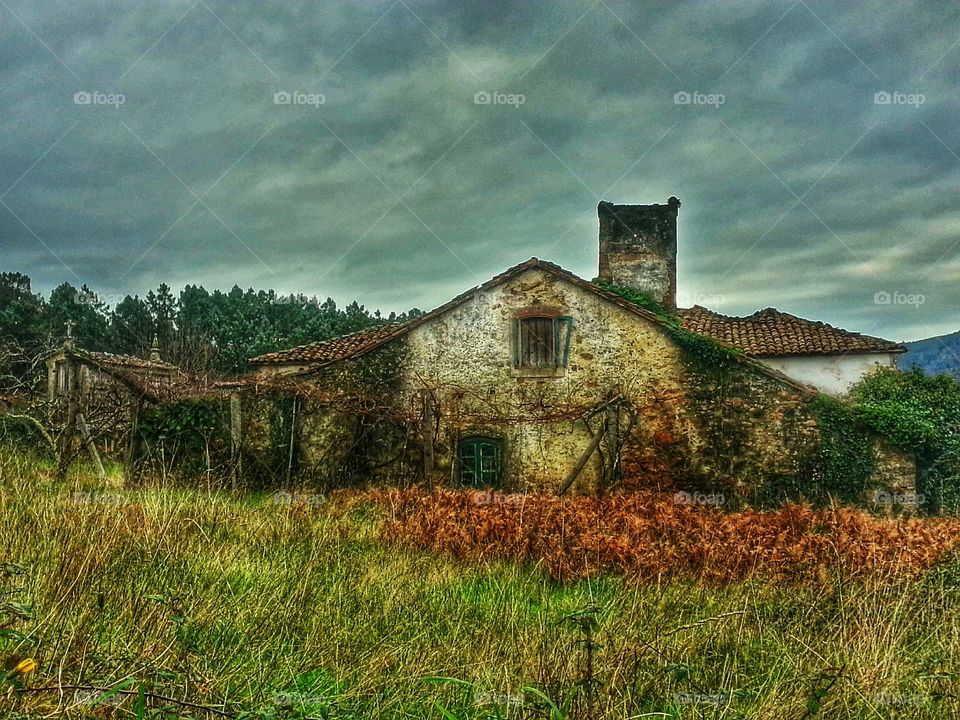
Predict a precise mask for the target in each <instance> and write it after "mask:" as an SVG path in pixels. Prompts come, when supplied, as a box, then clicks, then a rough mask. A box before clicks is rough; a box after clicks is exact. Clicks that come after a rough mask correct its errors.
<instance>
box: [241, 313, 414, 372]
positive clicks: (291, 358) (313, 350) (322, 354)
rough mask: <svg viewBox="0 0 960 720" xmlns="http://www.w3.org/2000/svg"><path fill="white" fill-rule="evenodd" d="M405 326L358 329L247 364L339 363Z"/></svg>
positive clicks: (393, 325) (267, 355)
mask: <svg viewBox="0 0 960 720" xmlns="http://www.w3.org/2000/svg"><path fill="white" fill-rule="evenodd" d="M406 324H407V323H390V324H388V325H376V326H374V327H370V328H366V329H364V330H359V331H357V332H355V333H350V334H349V335H341V336H340V337H336V338H333V339H332V340H321V341H320V342H314V343H310V344H308V345H301V346H299V347H295V348H291V349H290V350H281V351H279V352H272V353H266V354H265V355H260V356H258V357H255V358H251V360H250V362H251V363H252V364H254V365H286V364H292V365H299V364H312V363H326V362H331V361H333V360H340V359H343V358H346V357H350V356H351V355H355V354H357V353H363V352H365V351H366V350H368V349H370V348H372V347H373V346H374V345H377V344H379V343H380V341H381V340H385V339H386V338H388V337H390V336H391V335H393V334H395V333H397V332H402V328H403V327H404V325H406Z"/></svg>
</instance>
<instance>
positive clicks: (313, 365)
mask: <svg viewBox="0 0 960 720" xmlns="http://www.w3.org/2000/svg"><path fill="white" fill-rule="evenodd" d="M534 269H536V270H543V271H544V272H548V273H550V274H551V275H554V276H556V277H559V278H561V279H563V280H565V281H567V282H569V283H572V284H573V285H576V286H578V287H580V288H583V289H584V290H586V291H587V292H590V293H593V294H594V295H597V296H599V297H601V298H603V299H604V300H606V301H607V302H609V303H611V304H613V305H617V306H619V307H621V308H623V309H624V310H627V311H628V312H631V313H633V314H634V315H639V316H640V317H642V318H645V319H646V320H649V321H650V322H652V323H654V324H656V325H660V326H663V327H667V326H668V322H667V321H666V320H665V319H663V318H662V317H660V316H658V315H656V314H655V313H652V312H650V311H649V310H645V309H644V308H642V307H639V306H637V305H634V304H633V303H631V302H630V301H628V300H625V299H624V298H622V297H620V296H619V295H617V294H615V293H612V292H609V291H607V290H604V289H603V288H601V287H600V286H598V285H594V284H593V283H592V282H589V281H587V280H584V279H583V278H581V277H578V276H577V275H574V274H573V273H572V272H570V271H569V270H564V269H563V268H562V267H560V266H559V265H555V264H554V263H551V262H547V261H546V260H540V259H538V258H535V257H534V258H530V259H529V260H527V261H526V262H522V263H520V264H518V265H514V266H513V267H512V268H509V269H508V270H505V271H504V272H502V273H500V274H499V275H495V276H494V277H492V278H491V279H490V280H487V282H485V283H483V284H482V285H478V286H476V287H474V288H471V289H470V290H467V291H466V292H464V293H461V294H460V295H457V296H456V297H455V298H453V299H452V300H450V301H449V302H447V303H444V304H443V305H441V306H440V307H438V308H436V309H434V310H431V311H430V312H428V313H424V314H423V315H421V316H420V317H417V318H414V319H412V320H408V321H406V322H403V323H394V324H391V325H381V326H377V327H375V328H368V329H366V330H361V331H359V332H356V333H352V334H351V335H344V336H342V337H339V338H334V339H332V340H325V341H322V342H317V343H310V344H309V345H301V346H300V347H296V348H292V349H290V350H284V351H281V352H275V353H268V354H266V355H261V356H259V357H255V358H252V359H251V360H250V362H251V364H253V365H260V366H276V365H300V364H309V365H310V367H309V368H307V369H306V370H303V371H300V372H298V373H297V375H298V376H306V375H310V374H312V373H314V372H316V371H318V370H321V369H323V368H325V367H328V366H330V365H333V364H335V363H338V362H342V361H344V360H350V359H353V358H357V357H360V356H361V355H364V354H365V353H367V352H370V351H371V350H373V349H375V348H377V347H380V346H381V345H384V344H386V343H388V342H390V341H391V340H393V339H395V338H397V337H400V336H401V335H405V334H406V333H408V332H410V331H411V330H413V329H414V328H416V327H419V326H420V325H424V324H426V323H428V322H430V321H432V320H433V319H434V318H436V317H437V316H439V315H441V314H443V313H445V312H447V311H448V310H452V309H453V308H455V307H457V306H458V305H460V304H462V303H464V302H467V301H468V300H470V299H472V298H474V297H476V296H477V294H478V293H482V292H484V291H486V290H489V289H491V288H493V287H495V286H497V285H500V284H502V283H504V282H506V281H507V280H509V279H511V278H514V277H516V276H518V275H521V274H522V273H524V272H527V271H528V270H534ZM309 358H316V359H315V360H312V359H309ZM736 360H737V362H739V363H740V364H742V365H746V366H748V367H751V368H753V369H754V370H756V371H758V372H760V373H762V374H764V375H768V376H770V377H772V378H774V379H776V380H778V381H780V382H781V383H784V384H786V385H788V386H790V387H792V388H794V389H795V390H799V391H801V392H803V393H815V392H816V390H814V389H813V388H811V387H809V386H807V385H804V384H802V383H799V382H797V381H796V380H794V379H792V378H790V377H789V376H787V375H784V374H783V373H781V372H779V371H777V370H774V369H773V368H770V367H768V366H766V365H764V364H763V363H761V362H759V361H757V360H753V359H751V358H749V357H737V358H736Z"/></svg>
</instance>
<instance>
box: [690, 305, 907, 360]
mask: <svg viewBox="0 0 960 720" xmlns="http://www.w3.org/2000/svg"><path fill="white" fill-rule="evenodd" d="M677 315H679V316H680V319H681V321H682V322H683V325H684V327H685V328H687V329H688V330H691V331H693V332H696V333H700V334H701V335H707V336H709V337H712V338H714V339H715V340H718V341H720V342H722V343H725V344H727V345H730V346H732V347H735V348H737V349H738V350H741V351H742V352H744V353H745V354H747V355H749V356H751V357H775V356H782V355H837V354H844V353H851V352H853V353H861V352H863V353H868V352H888V353H889V352H903V351H904V348H903V346H902V345H898V344H897V343H895V342H891V341H889V340H884V339H882V338H877V337H871V336H870V335H860V334H859V333H855V332H850V331H848V330H843V329H841V328H836V327H833V326H832V325H828V324H827V323H823V322H815V321H813V320H804V319H803V318H800V317H797V316H796V315H790V314H789V313H785V312H781V311H779V310H776V309H775V308H765V309H764V310H760V311H758V312H755V313H754V314H753V315H748V316H746V317H731V316H729V315H721V314H720V313H716V312H713V311H712V310H708V309H707V308H704V307H700V306H699V305H697V306H694V307H692V308H689V309H686V310H678V311H677Z"/></svg>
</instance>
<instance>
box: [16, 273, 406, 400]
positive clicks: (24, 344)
mask: <svg viewBox="0 0 960 720" xmlns="http://www.w3.org/2000/svg"><path fill="white" fill-rule="evenodd" d="M420 314H422V312H421V311H420V310H418V309H416V308H414V309H412V310H410V311H408V312H405V313H401V314H399V315H398V314H395V313H390V315H389V316H387V317H383V316H381V314H380V311H379V310H377V311H373V312H371V311H369V310H367V309H366V308H365V307H364V306H363V305H360V304H359V303H357V302H356V301H354V302H351V303H350V304H349V305H347V306H345V307H343V308H340V307H338V306H337V304H336V302H334V301H333V300H332V299H331V298H327V299H326V300H323V301H320V300H319V299H318V298H317V297H306V296H304V295H282V294H279V293H277V292H276V291H274V290H254V289H252V288H249V289H247V290H243V289H241V288H240V287H239V286H236V285H235V286H234V287H233V288H232V289H231V290H230V291H229V292H223V291H221V290H213V291H209V290H207V289H206V288H204V287H203V286H202V285H187V286H186V287H184V288H183V290H181V291H180V293H179V294H178V295H175V294H174V292H173V290H171V288H170V287H169V286H168V285H167V284H166V283H161V284H160V286H159V287H158V288H157V289H156V290H151V291H150V292H148V293H147V294H146V296H145V297H142V298H141V297H139V296H138V295H127V296H125V297H124V298H123V299H122V300H120V301H119V302H117V303H116V305H114V306H112V307H111V306H110V305H108V304H107V303H105V302H103V301H102V300H101V299H100V297H99V296H98V295H97V293H96V292H95V291H94V290H92V289H91V288H89V287H88V286H87V285H83V286H82V287H80V288H76V287H74V286H73V285H71V284H70V283H66V282H65V283H63V284H62V285H60V286H58V287H57V288H55V289H54V290H53V291H52V292H51V293H50V295H49V297H46V298H45V297H44V296H43V295H42V294H40V293H34V292H33V290H32V287H31V280H30V278H29V277H28V276H26V275H24V274H22V273H17V272H5V273H0V392H11V391H13V390H15V389H17V388H25V387H27V386H28V385H29V383H30V382H31V376H32V375H35V373H36V369H37V367H38V363H39V361H40V360H41V359H42V357H43V355H44V354H46V353H47V352H49V351H50V350H51V349H53V348H55V347H57V346H58V345H59V344H61V343H62V342H63V340H64V338H65V336H66V332H67V323H68V321H69V322H70V323H71V327H72V335H73V338H74V341H75V343H76V345H77V346H78V347H81V348H83V349H86V350H94V351H99V352H110V353H118V354H126V355H135V356H137V357H147V356H148V355H149V352H150V347H151V343H152V341H153V338H154V337H156V338H157V340H158V342H159V347H160V352H161V356H162V357H163V359H164V360H166V361H168V362H171V363H174V364H176V365H179V366H180V367H182V368H184V369H186V370H190V371H192V372H197V373H211V374H219V375H235V374H239V373H242V372H244V371H246V370H247V369H248V363H247V360H248V358H250V357H253V356H256V355H260V354H262V353H267V352H273V351H276V350H283V349H286V348H290V347H295V346H297V345H302V344H305V343H309V342H314V341H318V340H326V339H329V338H332V337H336V336H338V335H344V334H346V333H350V332H354V331H356V330H362V329H364V328H366V327H370V326H372V325H376V324H381V323H385V322H398V321H403V320H407V319H409V318H412V317H417V316H418V315H420Z"/></svg>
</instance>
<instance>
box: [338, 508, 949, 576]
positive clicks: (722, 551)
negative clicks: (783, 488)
mask: <svg viewBox="0 0 960 720" xmlns="http://www.w3.org/2000/svg"><path fill="white" fill-rule="evenodd" d="M340 502H342V503H345V504H346V506H356V505H357V504H370V503H372V504H374V505H376V506H378V507H380V508H382V510H383V511H384V517H383V520H382V523H381V526H380V537H381V538H382V539H383V540H385V541H387V542H389V543H394V544H399V545H404V546H409V547H415V548H420V549H424V550H430V551H436V552H443V553H446V554H449V555H451V556H453V557H456V558H459V559H463V560H467V561H483V560H486V559H513V560H518V561H521V562H529V563H538V564H541V565H542V566H543V567H544V568H545V569H546V570H547V571H548V572H549V573H550V575H551V576H553V577H555V578H558V579H574V578H583V577H589V576H593V575H596V574H598V573H617V574H623V575H625V576H626V577H628V578H631V579H636V580H639V581H646V582H649V581H656V582H659V581H663V580H670V579H694V580H699V581H701V582H710V583H723V582H729V581H736V580H742V579H746V578H752V577H760V578H767V579H772V580H776V581H781V582H796V581H805V580H811V579H823V578H825V577H827V576H828V575H830V574H831V573H838V574H841V575H843V576H846V577H851V578H852V577H859V578H871V577H875V578H893V577H910V576H914V575H916V574H918V573H920V572H922V571H923V570H926V569H928V568H930V567H931V566H933V565H934V564H936V563H937V562H938V561H940V560H941V559H943V558H944V556H945V555H946V554H948V553H949V552H950V551H951V550H953V549H954V548H955V547H956V545H957V542H958V540H960V521H957V520H955V519H945V518H935V519H926V518H909V519H895V518H878V517H875V516H872V515H869V514H867V513H865V512H862V511H859V510H855V509H853V508H848V507H843V506H838V507H835V508H831V509H827V510H818V509H814V508H812V507H811V506H809V505H806V504H802V505H801V504H791V505H786V506H784V507H782V508H780V509H778V510H766V511H761V510H744V511H739V512H724V511H723V510H721V509H718V508H713V507H705V506H693V505H684V504H680V503H676V502H675V501H674V498H673V496H671V495H664V494H655V493H641V492H637V493H629V494H622V495H612V496H609V497H605V498H602V499H594V498H587V497H578V498H557V497H553V496H546V495H504V494H499V493H489V492H487V493H479V492H468V491H453V490H438V491H436V492H433V493H429V492H425V491H420V490H368V491H365V492H360V493H355V494H352V495H350V496H349V498H346V497H341V498H340Z"/></svg>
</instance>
